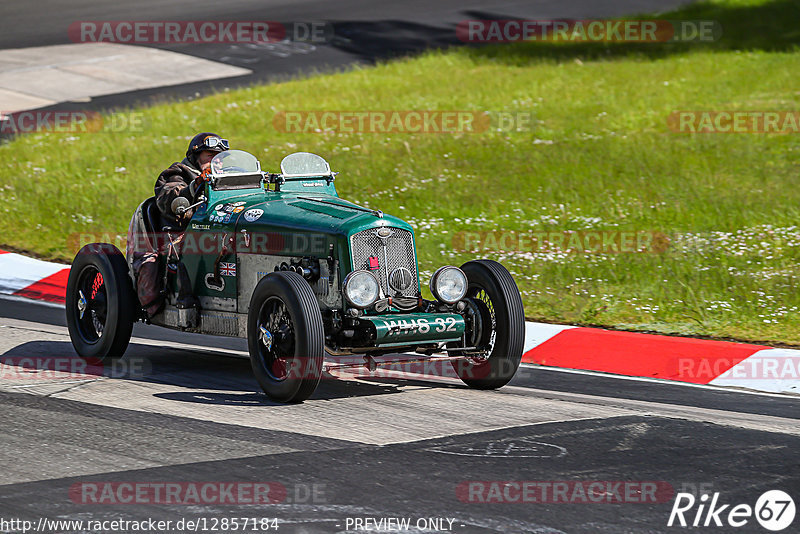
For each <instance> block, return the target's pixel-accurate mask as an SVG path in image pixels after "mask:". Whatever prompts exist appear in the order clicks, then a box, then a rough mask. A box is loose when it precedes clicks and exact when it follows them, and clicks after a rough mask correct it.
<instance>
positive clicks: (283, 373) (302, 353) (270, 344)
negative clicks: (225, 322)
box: [247, 271, 325, 402]
mask: <svg viewBox="0 0 800 534" xmlns="http://www.w3.org/2000/svg"><path fill="white" fill-rule="evenodd" d="M247 344H248V348H249V350H250V363H251V365H252V367H253V374H255V377H256V380H258V383H259V385H260V386H261V389H263V390H264V393H266V394H267V396H268V397H269V398H270V399H272V400H274V401H278V402H302V401H304V400H306V399H307V398H308V397H310V396H311V394H312V393H314V390H316V389H317V385H319V381H320V378H321V377H322V364H323V359H324V356H325V332H324V328H323V324H322V313H321V312H320V309H319V304H318V303H317V298H316V297H315V296H314V292H313V291H312V290H311V286H309V285H308V282H306V280H305V279H304V278H303V277H302V276H300V275H299V274H297V273H294V272H290V271H278V272H274V273H270V274H268V275H267V276H265V277H264V278H262V279H261V281H260V282H259V283H258V285H257V286H256V288H255V290H254V291H253V296H252V298H251V300H250V310H249V312H248V316H247Z"/></svg>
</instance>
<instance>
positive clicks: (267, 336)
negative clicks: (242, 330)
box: [259, 326, 272, 350]
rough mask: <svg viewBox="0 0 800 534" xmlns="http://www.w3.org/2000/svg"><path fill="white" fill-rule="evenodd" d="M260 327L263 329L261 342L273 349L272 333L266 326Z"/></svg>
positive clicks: (267, 347) (268, 348)
mask: <svg viewBox="0 0 800 534" xmlns="http://www.w3.org/2000/svg"><path fill="white" fill-rule="evenodd" d="M259 329H260V330H261V343H262V344H263V345H264V347H265V348H266V349H267V350H272V334H271V333H270V331H269V330H267V329H266V328H265V327H264V326H261V327H259Z"/></svg>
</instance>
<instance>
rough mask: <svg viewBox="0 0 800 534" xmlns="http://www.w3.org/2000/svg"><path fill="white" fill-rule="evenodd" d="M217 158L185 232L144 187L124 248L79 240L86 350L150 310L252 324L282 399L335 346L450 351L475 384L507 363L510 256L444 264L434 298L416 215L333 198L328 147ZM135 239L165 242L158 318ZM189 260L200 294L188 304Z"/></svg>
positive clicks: (71, 322) (257, 368) (496, 375)
mask: <svg viewBox="0 0 800 534" xmlns="http://www.w3.org/2000/svg"><path fill="white" fill-rule="evenodd" d="M211 166H212V173H211V177H210V179H209V180H208V181H207V183H206V185H205V192H204V194H203V196H201V197H200V199H199V202H197V203H196V204H195V205H193V206H189V205H188V202H187V201H185V200H184V199H178V201H176V202H174V203H173V206H172V208H173V211H174V212H175V213H176V214H179V215H180V214H183V213H185V212H186V211H187V209H194V213H193V216H192V218H191V221H190V223H189V225H188V228H187V229H186V231H185V233H184V234H183V236H182V237H181V238H180V239H178V236H179V235H180V232H176V231H175V230H174V229H171V228H169V227H166V228H164V227H159V226H160V220H161V219H160V217H159V213H158V210H157V209H156V207H155V204H154V199H153V198H150V199H148V200H146V201H145V202H144V203H142V205H140V206H139V208H138V209H137V211H136V213H135V215H134V220H133V222H132V228H134V227H138V228H142V229H144V231H143V232H134V234H133V235H131V234H130V233H129V236H128V240H129V242H128V254H127V256H128V257H127V258H126V257H125V256H123V254H122V253H121V252H120V251H119V250H118V249H116V248H115V247H114V246H113V245H109V244H104V243H96V244H91V245H86V246H84V247H83V248H82V249H81V250H80V251H79V252H78V254H77V256H76V257H75V260H74V262H73V264H72V269H71V271H70V275H69V281H68V285H67V297H66V298H67V300H66V308H67V324H68V327H69V333H70V337H71V339H72V343H73V346H74V347H75V350H76V351H77V353H78V354H79V355H80V356H82V357H84V358H97V359H102V358H105V357H118V356H121V355H122V354H123V352H124V351H125V349H126V347H127V345H128V342H129V340H130V337H131V331H132V328H133V323H134V322H135V321H138V320H143V321H146V322H148V323H152V324H155V325H160V326H165V327H168V328H174V329H179V330H184V331H189V332H199V333H204V334H215V335H222V336H239V337H246V338H247V340H248V346H249V352H250V359H251V362H252V367H253V372H254V374H255V377H256V378H257V380H258V382H259V384H260V385H261V387H262V388H263V390H264V392H265V393H266V394H267V395H268V396H269V397H270V398H271V399H273V400H276V401H280V402H299V401H303V400H305V399H307V398H308V397H309V396H310V395H311V394H312V393H313V392H314V390H315V389H316V387H317V385H318V384H319V381H320V378H321V376H322V374H323V360H324V358H325V354H326V350H327V352H328V353H329V355H330V358H331V359H335V358H336V357H337V356H342V355H353V354H363V355H365V356H364V361H363V365H364V366H365V367H367V368H368V369H370V370H374V369H375V367H376V366H378V365H381V364H382V363H383V362H382V361H381V360H380V359H376V357H379V356H382V355H386V354H397V353H405V352H414V353H416V356H415V358H417V359H419V360H429V359H431V358H436V359H441V360H445V361H449V362H450V363H451V364H452V366H453V369H454V370H455V373H456V374H457V375H458V376H459V377H460V378H461V379H462V380H463V381H464V382H465V383H466V384H468V385H469V386H471V387H475V388H480V389H494V388H499V387H501V386H503V385H505V384H506V383H508V381H509V380H511V378H512V377H513V376H514V373H515V372H516V370H517V368H518V367H519V363H520V360H521V358H522V347H523V341H524V331H525V327H524V314H523V308H522V299H521V298H520V294H519V290H518V289H517V286H516V284H515V282H514V280H513V278H512V277H511V275H510V274H509V272H508V271H507V270H506V269H505V268H504V267H503V266H502V265H500V264H499V263H497V262H495V261H491V260H475V261H469V262H467V263H465V264H464V265H462V266H461V267H460V268H458V267H454V266H444V267H441V268H440V269H438V270H437V271H436V272H435V273H434V275H433V276H432V278H431V280H430V289H431V293H432V294H433V296H434V298H435V300H426V299H425V298H423V296H422V292H421V290H420V281H419V273H418V270H417V255H416V247H415V243H414V230H413V228H411V226H410V225H409V224H408V223H406V222H405V221H403V220H401V219H398V218H396V217H392V216H391V215H387V214H384V213H382V212H381V211H378V210H374V209H368V208H365V207H362V206H358V205H356V204H353V203H351V202H347V201H345V200H343V199H340V198H339V197H338V195H337V193H336V188H335V187H334V183H333V182H334V178H335V175H336V173H334V172H332V171H331V170H330V167H329V165H328V163H327V162H326V161H325V160H324V159H323V158H321V157H320V156H317V155H315V154H310V153H306V152H299V153H295V154H291V155H289V156H287V157H286V158H284V160H283V161H282V162H281V173H279V174H270V173H265V172H262V170H261V166H260V164H259V162H258V160H257V159H256V158H255V157H254V156H253V155H251V154H249V153H247V152H243V151H240V150H230V151H226V152H222V153H220V154H218V155H217V156H216V157H215V158H214V160H213V161H212V163H211ZM190 213H191V212H190ZM131 239H134V240H136V241H143V242H145V244H146V245H147V246H150V247H151V249H159V250H162V249H164V248H166V254H161V255H160V256H159V267H160V272H161V276H162V277H163V281H164V284H163V286H164V291H163V293H164V297H165V300H166V304H165V306H164V308H163V310H162V311H161V312H159V313H158V314H156V315H155V316H153V317H152V318H147V315H146V314H145V313H144V310H143V309H142V307H141V306H140V305H139V301H138V299H137V296H136V295H137V293H136V289H135V288H136V283H137V277H136V275H135V269H134V268H133V265H134V262H135V259H136V258H135V256H136V251H137V250H138V249H140V248H141V246H143V245H142V243H131ZM177 242H180V244H176V245H175V246H172V243H177ZM163 243H166V247H163V246H162V245H163ZM132 251H133V252H132ZM180 263H182V264H183V266H182V267H181V266H180V265H179V264H180ZM179 267H180V268H179ZM181 269H183V271H184V280H185V279H186V275H188V281H189V282H188V283H189V284H190V285H191V290H192V292H193V294H194V296H195V297H196V300H199V305H192V306H186V305H182V300H180V299H179V286H180V283H181V282H180V280H179V279H180V276H178V273H180V271H181ZM184 283H186V282H184ZM184 289H185V288H184ZM406 361H407V360H406ZM326 365H327V364H326Z"/></svg>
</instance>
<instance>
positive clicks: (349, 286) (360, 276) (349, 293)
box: [342, 271, 380, 310]
mask: <svg viewBox="0 0 800 534" xmlns="http://www.w3.org/2000/svg"><path fill="white" fill-rule="evenodd" d="M342 289H343V290H344V298H345V300H347V302H348V303H349V304H351V305H352V306H354V307H356V308H358V309H360V310H363V309H364V308H367V307H368V306H370V305H371V304H372V303H373V302H375V301H376V300H378V296H379V292H380V285H379V284H378V279H377V278H375V275H374V274H372V273H371V272H369V271H353V272H352V273H350V274H348V275H347V276H346V277H345V279H344V284H343V287H342Z"/></svg>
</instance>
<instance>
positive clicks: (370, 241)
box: [350, 228, 418, 297]
mask: <svg viewBox="0 0 800 534" xmlns="http://www.w3.org/2000/svg"><path fill="white" fill-rule="evenodd" d="M391 231H392V234H391V235H390V236H389V237H385V238H382V237H378V234H377V230H376V229H374V228H373V229H370V230H364V231H362V232H358V233H357V234H353V235H352V236H351V237H350V249H351V251H352V256H353V269H354V270H358V269H366V270H368V271H369V270H370V268H369V267H370V262H369V258H370V257H375V258H378V265H379V266H380V267H379V269H378V270H373V271H372V273H373V274H375V276H377V277H378V280H379V281H380V283H381V289H382V290H383V293H384V295H386V296H391V297H394V296H397V295H398V294H399V295H402V296H404V297H416V296H417V280H418V275H417V258H416V256H415V255H414V238H413V236H412V235H411V232H409V231H408V230H402V229H399V228H391ZM384 245H385V254H384ZM398 267H405V268H406V269H408V270H409V271H411V275H412V276H413V278H414V282H413V283H412V284H411V286H410V287H409V288H408V289H406V290H405V291H403V292H401V293H398V292H397V291H395V290H394V289H391V287H389V283H388V277H389V274H390V273H391V272H392V271H393V270H394V269H397V268H398Z"/></svg>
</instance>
